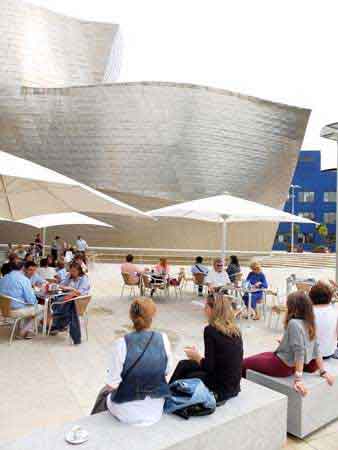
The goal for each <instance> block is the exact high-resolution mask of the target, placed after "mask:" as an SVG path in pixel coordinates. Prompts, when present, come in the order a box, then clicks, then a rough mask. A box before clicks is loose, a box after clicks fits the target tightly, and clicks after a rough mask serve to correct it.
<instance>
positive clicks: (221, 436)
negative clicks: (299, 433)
mask: <svg viewBox="0 0 338 450" xmlns="http://www.w3.org/2000/svg"><path fill="white" fill-rule="evenodd" d="M51 407H52V406H51ZM65 407H66V405H65ZM286 413H287V399H286V397H285V396H284V395H281V394H279V393H277V392H273V391H271V390H269V389H266V388H264V387H262V386H259V385H257V384H254V383H252V382H250V381H247V380H243V383H242V392H241V393H240V395H239V396H238V397H236V398H234V399H231V400H230V401H228V402H227V403H226V404H225V405H224V406H221V407H220V408H217V411H216V412H215V413H214V414H212V415H211V416H206V417H193V418H191V419H189V420H187V421H186V420H184V419H181V418H179V417H176V416H173V415H168V416H167V415H165V416H164V417H163V418H162V420H161V421H160V422H159V423H157V424H156V425H153V426H151V427H131V426H128V425H124V424H121V423H119V422H117V421H116V420H115V419H114V418H113V417H112V416H111V415H110V414H109V413H102V414H97V415H95V416H89V417H85V418H82V419H80V420H78V421H77V422H76V424H77V425H80V426H82V427H84V428H85V429H86V430H87V431H88V432H89V440H88V441H87V442H86V443H84V444H82V445H80V446H79V449H81V450H143V449H144V450H164V449H170V450H173V449H175V450H187V449H194V450H202V449H203V450H205V449H208V448H213V449H216V448H220V449H222V448H231V449H232V450H280V449H281V448H282V446H283V445H284V443H285V440H286ZM272 418H273V420H271V419H272ZM73 426H74V423H68V424H65V425H63V426H61V427H59V428H57V429H54V430H47V429H42V430H37V431H35V432H33V433H32V434H31V435H29V436H27V437H24V438H20V439H18V440H16V441H13V442H9V443H7V444H5V445H2V446H0V449H1V450H70V449H71V448H73V446H71V445H69V444H67V443H66V441H65V440H64V436H65V433H66V432H68V431H69V430H70V429H71V428H72V427H73Z"/></svg>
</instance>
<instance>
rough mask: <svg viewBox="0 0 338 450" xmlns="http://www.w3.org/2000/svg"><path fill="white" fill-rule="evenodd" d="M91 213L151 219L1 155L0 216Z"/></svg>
mask: <svg viewBox="0 0 338 450" xmlns="http://www.w3.org/2000/svg"><path fill="white" fill-rule="evenodd" d="M74 211H76V212H90V213H108V214H118V215H128V216H137V217H145V218H149V216H148V215H147V214H145V213H143V212H142V211H139V210H138V209H136V208H134V207H132V206H130V205H127V204H126V203H123V202H121V201H119V200H117V199H114V198H112V197H110V196H108V195H105V194H103V193H102V192H99V191H96V190H95V189H92V188H90V187H89V186H86V185H84V184H82V183H79V182H77V181H75V180H72V179H71V178H68V177H65V176H64V175H61V174H59V173H57V172H54V171H53V170H50V169H47V168H45V167H42V166H40V165H39V164H35V163H32V162H30V161H27V160H25V159H22V158H18V157H16V156H13V155H10V154H8V153H5V152H2V151H0V216H1V217H3V218H4V219H8V220H20V219H24V218H27V217H31V216H37V215H44V214H54V213H65V212H74Z"/></svg>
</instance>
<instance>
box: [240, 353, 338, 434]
mask: <svg viewBox="0 0 338 450" xmlns="http://www.w3.org/2000/svg"><path fill="white" fill-rule="evenodd" d="M324 364H325V368H326V370H327V371H329V372H330V373H331V374H332V375H334V376H336V378H337V377H338V361H336V360H327V361H325V363H324ZM247 378H248V380H251V381H253V382H254V383H257V384H259V385H261V386H265V387H267V388H269V389H272V390H274V391H276V392H279V393H281V394H284V395H286V396H287V397H288V419H287V431H288V433H290V434H292V435H294V436H297V437H299V438H304V437H305V436H307V435H309V434H310V433H313V432H314V431H316V430H318V429H319V428H321V427H323V426H324V425H327V424H328V423H330V422H332V421H333V420H335V419H337V418H338V380H337V379H336V382H335V384H334V385H333V386H329V385H328V384H327V382H326V381H325V380H324V379H323V378H320V377H319V375H318V373H316V374H307V373H304V383H305V385H306V387H307V388H308V389H309V393H308V395H307V396H305V397H302V396H301V395H300V394H298V393H297V392H296V391H295V390H294V389H293V377H288V378H275V377H270V376H267V375H263V374H261V373H258V372H254V371H252V370H248V372H247Z"/></svg>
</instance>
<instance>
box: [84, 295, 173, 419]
mask: <svg viewBox="0 0 338 450" xmlns="http://www.w3.org/2000/svg"><path fill="white" fill-rule="evenodd" d="M155 315H156V305H155V304H154V302H153V301H152V300H151V299H150V298H145V297H139V298H136V299H135V300H134V301H133V303H132V304H131V306H130V310H129V316H130V319H131V321H132V323H133V328H134V331H132V332H131V333H129V334H127V335H126V336H124V337H123V338H120V339H117V340H116V341H115V342H114V343H113V348H112V353H111V360H110V366H109V368H108V370H107V374H108V375H107V385H106V387H105V391H104V392H102V391H101V393H100V395H99V398H100V396H102V395H104V394H106V404H105V408H104V409H108V410H109V411H110V413H111V414H112V415H113V416H114V417H116V418H117V419H118V420H119V421H120V422H124V423H127V424H133V425H143V426H147V425H152V424H154V423H156V422H158V421H159V420H160V419H161V417H162V412H163V406H164V400H165V397H166V396H168V395H169V393H170V392H169V387H168V384H167V381H166V375H167V374H168V372H169V371H170V368H171V364H172V354H171V349H170V343H169V340H168V337H167V335H166V334H164V333H160V332H157V331H153V330H152V328H151V327H152V322H153V318H154V317H155ZM99 398H98V400H97V402H96V405H97V404H98V402H99ZM96 405H95V407H94V410H93V412H92V414H95V413H96V412H101V411H102V409H101V410H98V409H97V408H96Z"/></svg>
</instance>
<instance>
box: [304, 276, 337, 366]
mask: <svg viewBox="0 0 338 450" xmlns="http://www.w3.org/2000/svg"><path fill="white" fill-rule="evenodd" d="M332 295H333V292H332V289H331V288H330V286H329V285H328V284H326V283H323V282H318V283H316V284H315V285H314V286H312V288H311V290H310V292H309V296H310V299H311V301H312V303H313V306H314V308H313V310H314V315H315V321H316V329H317V341H318V344H319V350H320V353H321V355H322V356H323V358H330V357H331V356H332V355H333V354H334V353H335V351H336V348H337V336H338V309H337V307H336V306H335V305H333V304H332V303H331V300H332Z"/></svg>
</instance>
